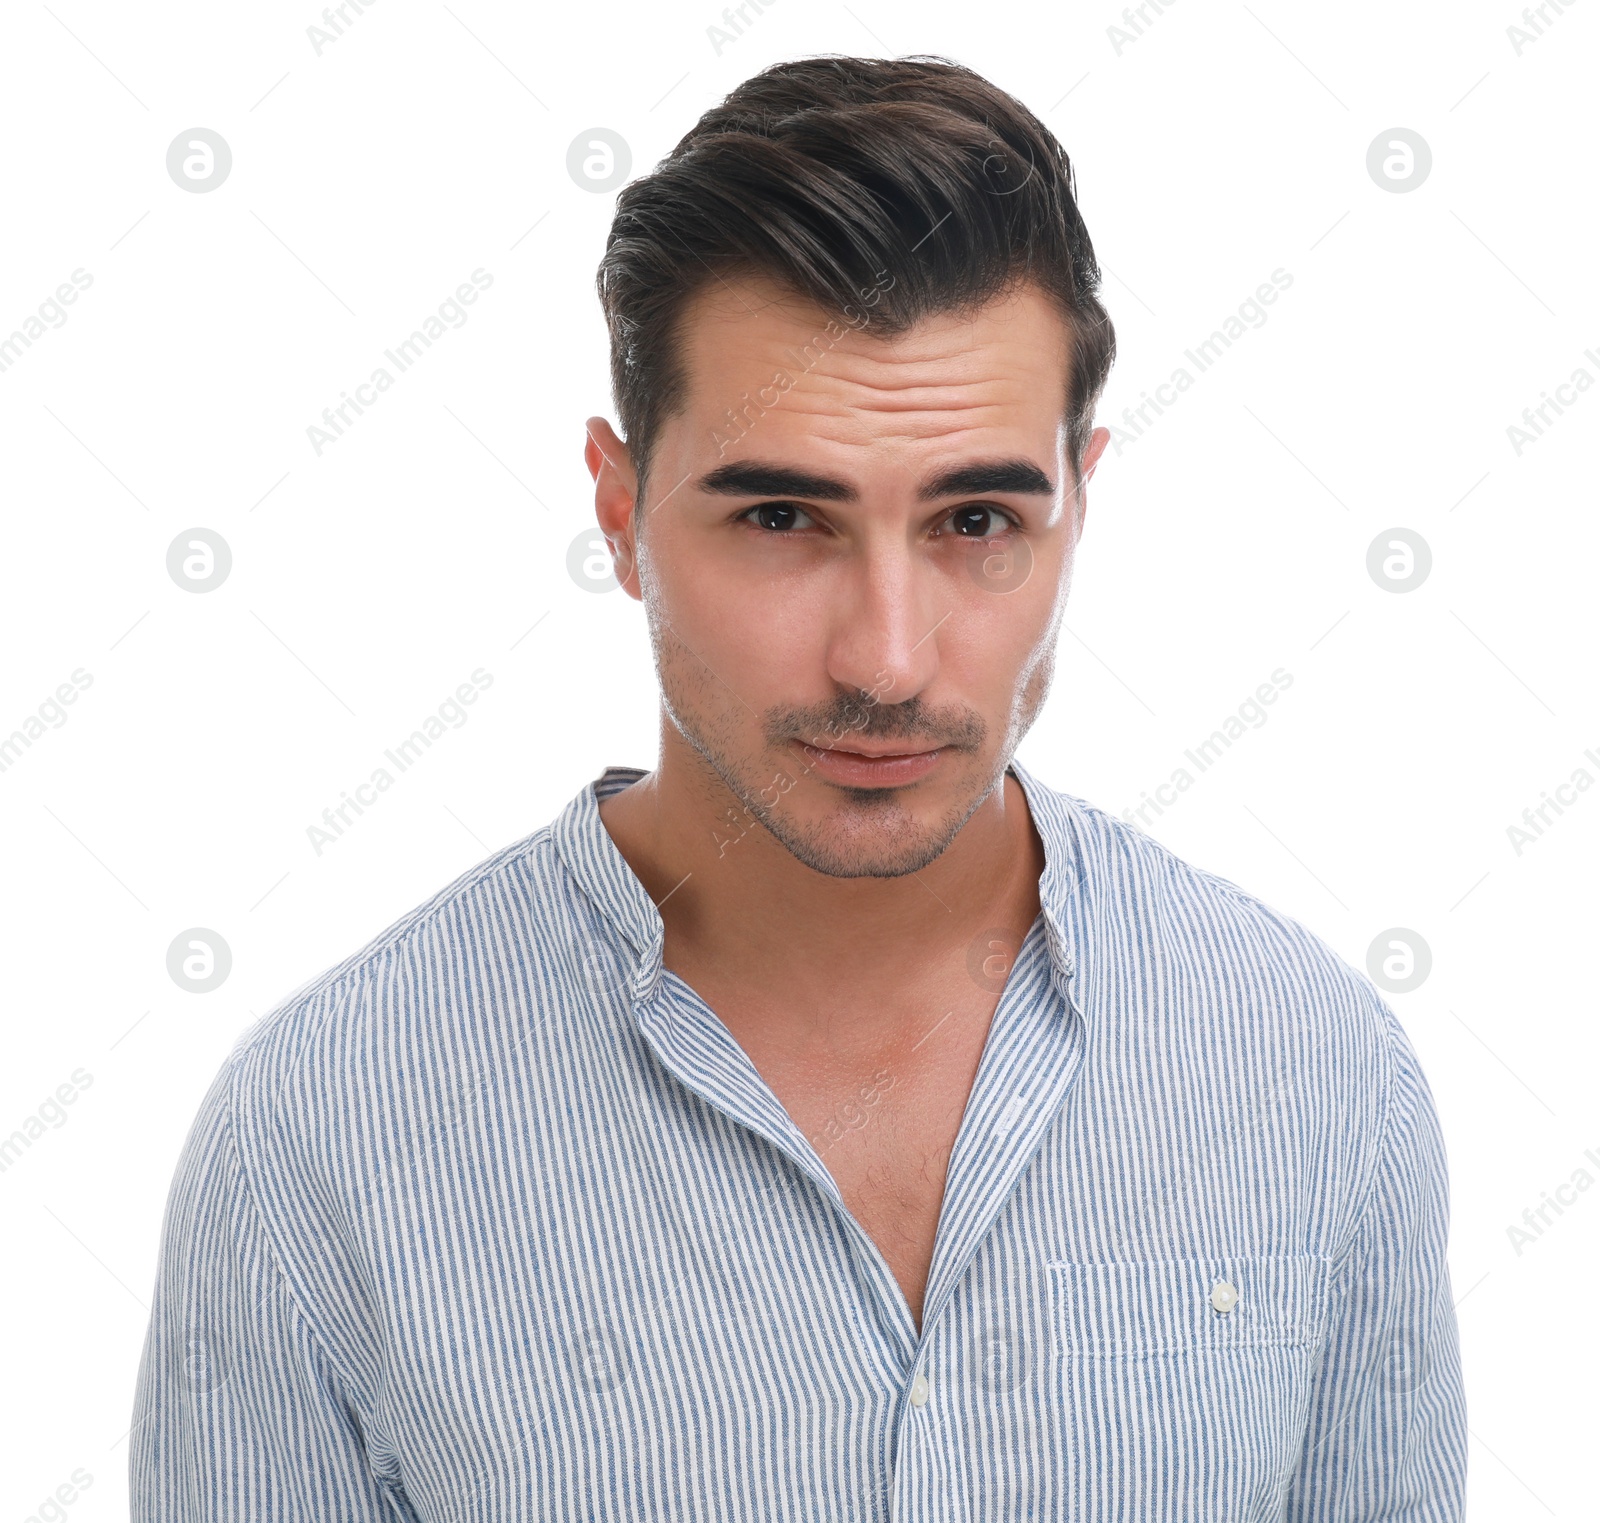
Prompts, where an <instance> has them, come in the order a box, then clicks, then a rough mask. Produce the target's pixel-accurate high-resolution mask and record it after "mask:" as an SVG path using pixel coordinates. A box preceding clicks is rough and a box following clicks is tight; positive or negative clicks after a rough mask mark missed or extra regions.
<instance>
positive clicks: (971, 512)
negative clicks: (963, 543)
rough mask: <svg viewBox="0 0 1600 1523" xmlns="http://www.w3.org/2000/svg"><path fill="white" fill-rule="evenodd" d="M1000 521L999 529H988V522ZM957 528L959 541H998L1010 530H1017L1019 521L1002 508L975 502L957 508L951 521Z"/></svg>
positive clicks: (951, 516)
mask: <svg viewBox="0 0 1600 1523" xmlns="http://www.w3.org/2000/svg"><path fill="white" fill-rule="evenodd" d="M989 519H994V520H998V523H999V526H998V527H986V526H985V523H986V520H989ZM949 521H950V523H951V524H953V525H954V526H955V530H956V537H957V538H958V539H996V538H998V537H999V536H1000V535H1001V534H1003V533H1005V531H1006V529H1008V528H1016V527H1017V526H1018V525H1017V520H1016V519H1015V518H1014V517H1012V515H1011V514H1009V513H1007V512H1005V511H1004V509H1002V508H997V507H995V506H993V504H991V503H987V502H974V503H969V504H967V506H966V507H962V508H957V509H956V510H955V511H954V512H953V513H952V514H951V515H950V519H949Z"/></svg>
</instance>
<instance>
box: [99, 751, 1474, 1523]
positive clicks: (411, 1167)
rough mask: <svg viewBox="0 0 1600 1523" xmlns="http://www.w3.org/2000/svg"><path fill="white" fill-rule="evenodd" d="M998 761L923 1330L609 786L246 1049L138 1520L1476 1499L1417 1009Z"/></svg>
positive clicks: (189, 1222) (179, 1318) (864, 1518)
mask: <svg viewBox="0 0 1600 1523" xmlns="http://www.w3.org/2000/svg"><path fill="white" fill-rule="evenodd" d="M1010 770H1011V771H1012V773H1013V774H1014V775H1015V776H1016V778H1017V780H1018V782H1019V783H1020V784H1021V786H1022V788H1023V790H1024V794H1025V797H1026V799H1027V803H1028V807H1029V810H1030V812H1031V814H1032V817H1033V821H1034V824H1035V827H1036V829H1037V830H1038V833H1039V835H1040V837H1041V839H1042V841H1043V844H1044V848H1045V855H1046V866H1045V869H1044V872H1043V874H1042V875H1041V877H1040V880H1039V893H1040V900H1041V909H1040V912H1039V916H1038V918H1037V919H1036V920H1035V921H1034V923H1033V926H1032V928H1031V930H1030V931H1029V932H1028V935H1027V937H1026V939H1025V940H1024V942H1023V944H1022V946H1021V947H1020V949H1018V951H1017V953H1016V956H1015V958H1014V959H1011V960H1010V961H1009V963H1008V961H1007V959H1006V958H1005V957H1004V956H1003V955H1002V956H1000V957H999V960H998V963H996V961H995V958H994V957H993V956H987V957H986V956H985V955H984V953H985V948H984V947H982V946H980V947H979V948H978V949H977V955H975V958H974V961H973V962H972V964H971V966H972V969H973V975H974V977H975V978H978V979H980V980H981V979H985V978H990V979H993V980H994V983H993V985H992V987H993V988H994V989H995V990H1000V989H1002V988H1003V993H1002V995H1001V998H1000V1000H999V1004H998V1006H997V1007H996V1009H995V1012H994V1016H993V1021H992V1024H991V1027H990V1030H989V1034H988V1037H987V1042H986V1045H985V1047H984V1050H983V1056H982V1060H981V1063H980V1066H979V1068H978V1072H977V1076H976V1079H975V1082H974V1085H973V1088H972V1091H971V1095H970V1097H969V1099H968V1101H967V1105H966V1110H965V1113H964V1115H963V1118H962V1122H961V1127H960V1131H959V1133H958V1136H957V1138H956V1143H955V1148H954V1151H953V1153H952V1155H951V1158H950V1162H949V1171H948V1179H947V1184H946V1191H945V1196H944V1202H943V1207H942V1212H941V1215H940V1218H939V1224H938V1236H937V1241H936V1243H935V1247H934V1254H933V1261H932V1265H931V1269H930V1272H929V1278H928V1283H927V1291H926V1300H925V1306H924V1315H923V1324H922V1329H921V1331H920V1333H919V1332H918V1330H917V1328H916V1325H915V1324H914V1322H913V1320H912V1317H911V1315H910V1312H909V1309H908V1307H907V1303H906V1300H905V1297H904V1295H903V1294H902V1293H901V1291H900V1288H899V1286H898V1284H897V1283H896V1281H895V1279H894V1276H893V1275H892V1274H891V1272H890V1270H889V1267H888V1265H887V1263H886V1262H885V1260H884V1258H883V1256H882V1254H881V1253H880V1252H879V1250H878V1249H877V1247H876V1246H875V1245H874V1243H873V1242H872V1240H871V1239H870V1238H869V1237H868V1236H867V1235H866V1233H865V1232H864V1231H863V1230H862V1228H861V1227H860V1225H859V1224H858V1223H857V1222H856V1220H855V1219H854V1218H853V1217H852V1216H851V1215H850V1213H849V1211H848V1210H847V1209H846V1208H845V1205H844V1202H843V1199H842V1197H841V1195H840V1192H839V1190H838V1188H837V1186H836V1185H835V1183H834V1181H833V1178H832V1176H831V1175H830V1174H829V1172H828V1169H827V1167H826V1165H825V1163H824V1162H823V1158H822V1156H821V1155H820V1153H819V1145H820V1147H821V1148H823V1149H825V1148H826V1146H827V1139H826V1138H823V1137H818V1138H811V1139H808V1138H807V1137H806V1136H804V1135H803V1134H802V1133H801V1132H800V1130H799V1129H798V1128H797V1127H796V1126H795V1124H794V1123H793V1121H792V1120H791V1119H790V1117H789V1116H788V1114H787V1112H786V1111H785V1110H784V1109H783V1107H782V1105H781V1104H780V1103H779V1101H778V1099H777V1097H776V1096H775V1095H774V1094H773V1092H772V1090H771V1089H770V1088H769V1087H768V1086H767V1084H766V1083H765V1082H764V1081H763V1080H762V1078H761V1077H760V1075H759V1074H758V1072H757V1071H756V1069H755V1067H754V1065H753V1064H752V1063H751V1062H750V1060H749V1058H748V1057H747V1055H746V1054H745V1052H744V1050H743V1049H742V1048H741V1047H740V1046H739V1045H738V1043H737V1042H736V1041H735V1040H734V1038H733V1037H732V1035H731V1034H730V1032H729V1031H728V1029H727V1028H726V1027H725V1026H724V1025H723V1024H722V1022H721V1021H720V1020H719V1019H718V1018H717V1016H716V1015H715V1014H714V1013H713V1012H712V1011H711V1009H710V1008H709V1007H708V1006H707V1005H706V1004H705V1003H704V1001H702V1000H701V999H700V997H699V996H698V995H697V994H696V993H695V992H694V990H693V989H692V988H691V987H690V986H689V985H688V984H687V983H686V982H684V981H683V980H682V979H681V978H679V977H678V976H677V975H676V974H674V973H672V972H671V971H669V970H667V969H665V968H663V966H662V945H663V926H662V921H661V916H660V914H659V913H658V911H657V909H656V907H655V905H654V904H653V903H652V901H651V899H650V897H649V895H648V893H647V892H646V891H645V889H644V886H643V885H642V884H641V883H640V882H639V880H638V879H637V878H636V877H635V876H634V874H633V872H632V870H631V869H630V868H629V867H628V865H627V862H626V860H625V859H624V857H623V856H622V854H621V852H620V851H619V850H618V849H617V847H616V845H615V843H614V842H613V841H612V840H611V837H610V835H609V832H608V831H607V830H606V828H605V826H604V824H603V822H602V820H601V818H600V812H599V801H600V800H601V799H602V798H604V797H607V796H609V795H610V794H612V793H614V792H616V791H619V790H620V789H622V788H625V787H627V786H629V785H630V784H631V783H633V782H634V781H636V780H637V779H638V778H639V777H641V776H642V775H643V773H642V772H641V771H640V770H639V769H636V768H624V767H611V768H607V769H606V771H605V772H604V773H603V774H602V775H601V776H600V777H599V778H598V779H596V780H595V781H594V782H593V783H590V784H588V785H586V786H585V787H584V788H583V789H582V790H581V791H580V792H579V793H578V794H577V795H576V796H575V797H574V798H573V799H572V800H571V801H570V802H569V803H568V804H567V805H566V806H565V807H564V808H563V809H562V811H561V812H560V814H559V815H558V816H557V817H556V818H555V820H553V821H552V822H551V823H550V824H549V825H547V826H545V827H544V828H542V829H540V830H538V831H536V832H535V833H534V834H532V835H530V836H528V837H527V838H526V839H525V840H522V841H520V842H518V843H517V844H515V845H513V846H510V847H507V848H506V849H505V850H503V851H500V852H498V853H497V854H495V855H494V856H492V857H490V858H489V859H488V860H486V861H485V862H483V863H481V864H480V865H479V866H477V867H475V868H473V869H472V870H471V871H469V872H467V873H466V874H464V875H463V876H462V877H460V878H459V879H457V880H456V881H455V882H454V883H452V884H450V885H449V886H448V887H447V888H445V889H444V890H442V891H441V892H440V893H439V894H437V895H436V896H435V897H434V898H432V899H431V900H429V901H428V902H427V903H425V904H423V905H421V906H419V907H418V908H417V909H416V910H414V911H413V912H412V913H410V914H408V915H407V916H405V917H404V918H403V919H401V920H400V921H398V922H397V923H396V924H395V925H393V926H392V927H390V929H388V930H387V931H385V932H384V933H383V934H382V935H380V936H378V937H377V938H376V939H374V940H373V941H372V942H371V943H369V944H368V945H367V946H366V947H364V948H362V949H361V950H360V951H359V952H357V953H355V954H354V955H353V956H352V957H350V958H349V959H347V960H346V961H345V962H343V963H341V964H339V965H338V966H336V967H334V968H332V969H330V970H329V971H328V972H326V973H324V974H323V975H321V976H320V977H318V978H317V979H315V980H314V981H313V982H311V983H310V984H308V985H305V986H302V987H301V988H300V989H298V990H296V991H295V992H294V993H293V994H291V995H290V996H289V997H288V998H287V999H286V1000H285V1001H284V1002H283V1003H282V1004H281V1005H280V1006H279V1007H278V1008H276V1009H275V1010H273V1011H271V1012H270V1013H268V1014H267V1015H266V1016H265V1017H264V1018H263V1019H261V1020H260V1021H258V1022H257V1023H256V1024H255V1025H254V1026H252V1027H251V1028H250V1029H249V1030H248V1031H247V1032H246V1033H245V1034H244V1035H243V1036H242V1037H241V1038H240V1040H239V1042H238V1044H237V1046H236V1047H235V1049H234V1050H233V1052H232V1054H231V1055H230V1057H229V1058H228V1060H227V1062H226V1063H225V1065H224V1066H223V1068H222V1069H221V1071H220V1072H219V1073H218V1075H217V1077H216V1079H215V1081H214V1083H213V1084H212V1086H211V1088H210V1090H209V1092H208V1093H207V1094H206V1096H205V1098H204V1100H203V1101H202V1103H201V1106H200V1112H199V1116H198V1119H197V1120H196V1122H195V1124H194V1127H193V1130H192V1132H191V1134H190V1136H189V1139H188V1141H187V1143H186V1144H185V1147H184V1150H183V1153H182V1156H181V1158H180V1160H179V1163H178V1168H177V1172H176V1176H175V1179H174V1183H173V1186H172V1192H171V1196H170V1199H169V1201H168V1205H167V1210H166V1215H165V1219H164V1225H163V1233H162V1243H161V1255H160V1263H159V1267H158V1271H157V1284H156V1292H155V1300H154V1304H153V1311H152V1316H151V1320H150V1325H149V1331H148V1334H147V1339H146V1344H145V1350H144V1357H143V1359H142V1362H141V1364H140V1368H139V1379H138V1389H137V1396H136V1406H135V1412H134V1428H133V1434H132V1441H131V1449H130V1464H131V1479H132V1493H133V1518H134V1520H135V1523H202V1520H204V1523H336V1520H337V1523H368V1520H379V1519H383V1520H394V1519H400V1520H409V1523H422V1520H426V1523H491V1520H492V1523H513V1520H514V1523H531V1520H545V1519H551V1520H555V1519H560V1520H578V1519H589V1520H600V1519H605V1520H619V1523H620V1520H628V1523H636V1520H641V1519H643V1520H657V1519H660V1520H684V1523H688V1520H708V1523H710V1520H716V1523H731V1520H735V1519H737V1520H759V1523H773V1520H793V1523H819V1520H840V1523H842V1520H851V1523H868V1520H880V1519H881V1520H890V1519H894V1520H904V1523H933V1520H936V1519H939V1520H944V1519H968V1520H974V1523H989V1520H999V1519H1005V1520H1011V1519H1037V1520H1046V1519H1051V1520H1054V1519H1071V1520H1075V1523H1113V1520H1115V1523H1268V1520H1274V1523H1278V1520H1283V1523H1313V1520H1314V1523H1366V1520H1373V1523H1375V1520H1378V1519H1382V1520H1384V1523H1423V1520H1430V1523H1432V1520H1456V1519H1459V1518H1460V1517H1461V1516H1462V1493H1463V1488H1464V1481H1465V1470H1466V1413H1465V1404H1464V1398H1463V1391H1462V1383H1461V1372H1460V1363H1459V1356H1458V1348H1457V1333H1456V1321H1455V1314H1454V1310H1453V1305H1452V1298H1451V1293H1450V1279H1449V1272H1448V1269H1447V1267H1446V1259H1445V1249H1446V1235H1447V1228H1448V1210H1449V1207H1448V1196H1447V1181H1446V1163H1445V1155H1444V1149H1443V1143H1442V1140H1441V1136H1440V1130H1439V1125H1438V1121H1437V1118H1436V1115H1435V1111H1434V1106H1433V1101H1432V1097H1431V1095H1430V1092H1429V1089H1428V1085H1427V1081H1426V1079H1425V1078H1424V1076H1423V1074H1422V1072H1421V1069H1420V1068H1419V1066H1418V1061H1417V1057H1416V1054H1415V1052H1414V1050H1413V1048H1412V1046H1411V1044H1410V1042H1409V1040H1408V1038H1407V1036H1406V1034H1405V1032H1404V1031H1403V1029H1402V1028H1401V1026H1400V1024H1399V1022H1398V1021H1397V1020H1396V1018H1395V1016H1394V1014H1393V1012H1392V1011H1391V1010H1390V1009H1389V1007H1388V1006H1387V1005H1386V1004H1385V1002H1384V1001H1383V1000H1382V998H1381V997H1380V996H1379V995H1378V993H1377V992H1376V990H1375V989H1374V987H1373V986H1372V984H1371V983H1370V982H1369V981H1368V980H1367V979H1366V977H1365V976H1364V975H1362V974H1361V973H1359V972H1357V971H1355V970H1354V969H1352V968H1351V967H1350V966H1348V965H1347V964H1346V963H1344V962H1343V961H1341V960H1340V958H1339V957H1338V956H1337V955H1336V954H1335V953H1334V952H1333V951H1332V950H1331V949H1330V948H1329V947H1328V946H1327V945H1325V944H1324V943H1323V942H1322V941H1321V940H1319V939H1318V938H1317V937H1316V936H1314V935H1313V934H1312V933H1311V932H1310V931H1308V930H1306V929H1305V928H1304V927H1303V926H1301V925H1300V924H1299V923H1298V922H1296V921H1294V920H1292V919H1290V918H1289V917H1288V916H1285V915H1283V914H1280V913H1278V912H1277V911H1275V910H1273V909H1270V908H1268V907H1267V906H1266V905H1265V904H1263V903H1262V902H1261V901H1260V900H1258V899H1255V898H1253V897H1251V896H1250V895H1249V894H1247V893H1245V892H1244V891H1243V890H1241V889H1239V888H1238V887H1236V886H1235V885H1234V884H1232V883H1230V882H1228V881H1226V880H1225V879H1222V878H1220V877H1217V876H1216V875H1214V874H1211V873H1208V872H1205V871H1202V870H1200V869H1198V868H1195V867H1192V866H1190V865H1188V864H1186V863H1185V862H1183V861H1182V860H1181V859H1179V858H1178V857H1177V856H1175V855H1174V854H1173V853H1172V852H1171V851H1169V850H1167V849H1166V848H1165V847H1163V846H1161V845H1160V844H1159V843H1157V842H1156V841H1154V840H1153V839H1151V838H1150V837H1148V836H1146V835H1144V834H1143V833H1141V832H1140V831H1138V830H1137V829H1135V828H1133V827H1132V826H1130V825H1128V824H1126V823H1124V822H1122V821H1119V820H1117V819H1116V818H1114V817H1112V816H1111V815H1109V814H1107V813H1105V812H1104V811H1102V810H1100V809H1097V808H1095V807H1093V806H1092V805H1090V804H1087V803H1086V802H1084V801H1083V800H1082V799H1079V798H1076V797H1074V796H1072V795H1070V794H1066V793H1062V792H1059V791H1056V790H1054V789H1052V788H1050V787H1048V786H1047V785H1045V784H1044V783H1042V782H1040V781H1039V780H1037V779H1035V778H1034V777H1033V776H1032V775H1031V774H1030V773H1029V772H1028V771H1026V770H1025V769H1024V768H1023V767H1022V766H1021V765H1020V764H1017V763H1015V762H1013V764H1012V766H1011V769H1010ZM872 1103H873V1102H872V1096H871V1095H870V1094H869V1093H865V1092H864V1093H863V1095H862V1097H861V1099H860V1106H861V1107H862V1108H864V1110H865V1111H866V1112H870V1107H871V1104H872ZM859 1113H860V1112H857V1111H852V1112H851V1113H850V1114H851V1116H852V1118H853V1117H854V1116H855V1115H857V1114H859ZM869 1119H870V1117H869ZM849 1124H852V1125H853V1124H858V1123H857V1122H856V1121H855V1120H854V1119H852V1120H851V1122H850V1123H849Z"/></svg>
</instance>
